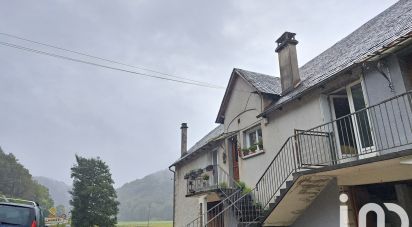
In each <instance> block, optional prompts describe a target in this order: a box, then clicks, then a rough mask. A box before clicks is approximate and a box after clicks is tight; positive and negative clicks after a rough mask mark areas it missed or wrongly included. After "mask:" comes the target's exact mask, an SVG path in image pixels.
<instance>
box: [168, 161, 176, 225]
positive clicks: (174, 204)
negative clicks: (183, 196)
mask: <svg viewBox="0 0 412 227" xmlns="http://www.w3.org/2000/svg"><path fill="white" fill-rule="evenodd" d="M171 168H172V166H169V171H170V172H172V173H173V227H175V208H176V193H175V192H176V172H175V171H174V170H172V169H171Z"/></svg>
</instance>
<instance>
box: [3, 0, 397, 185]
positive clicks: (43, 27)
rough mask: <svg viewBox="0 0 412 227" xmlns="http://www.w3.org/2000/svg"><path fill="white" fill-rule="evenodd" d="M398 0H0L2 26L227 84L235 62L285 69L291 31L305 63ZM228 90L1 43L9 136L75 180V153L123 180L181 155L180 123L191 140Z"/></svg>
mask: <svg viewBox="0 0 412 227" xmlns="http://www.w3.org/2000/svg"><path fill="white" fill-rule="evenodd" d="M395 2H396V1H395V0H379V1H376V0H345V1H342V0H318V1H307V0H300V1H298V0H276V1H269V0H262V1H252V0H250V1H246V0H231V1H222V0H218V1H210V0H208V1H195V0H186V1H170V0H164V1H160V0H122V1H102V0H87V1H84V0H76V1H74V0H47V1H46V0H36V1H29V0H27V1H22V0H2V1H0V32H2V33H9V34H14V35H18V36H22V37H26V38H29V39H32V40H36V41H41V42H45V43H49V44H52V45H57V46H61V47H65V48H69V49H72V50H77V51H81V52H86V53H89V54H93V55H97V56H99V57H104V58H110V59H114V60H117V61H121V62H124V63H127V64H132V65H142V66H145V67H149V68H152V69H155V70H158V71H162V72H166V73H171V74H176V75H179V76H184V77H187V78H191V79H194V80H201V81H205V82H210V83H213V84H217V85H221V86H226V84H227V81H228V79H229V76H230V73H231V71H232V69H233V68H234V67H237V68H243V69H247V70H251V71H256V72H261V73H266V74H270V75H274V76H278V71H279V70H278V65H277V56H276V53H275V51H274V48H275V40H276V38H278V37H279V36H280V35H281V34H282V33H283V32H284V31H286V30H288V31H291V32H295V33H297V36H296V38H297V40H298V41H299V42H300V43H299V44H298V59H299V64H300V65H303V64H304V63H306V62H307V61H309V60H310V59H311V58H313V57H315V56H316V55H318V54H320V53H321V52H322V51H324V50H325V49H327V48H328V47H330V46H331V45H333V44H334V43H336V42H337V41H339V40H340V39H342V38H343V37H345V36H346V35H348V34H349V33H350V32H352V31H353V30H355V29H356V28H357V27H359V26H360V25H362V24H363V23H365V22H366V21H368V20H369V19H371V18H372V17H374V16H375V15H377V14H378V13H380V12H381V11H383V10H384V9H386V8H387V7H389V6H390V5H392V4H393V3H395ZM0 41H2V42H9V43H15V44H19V45H24V46H27V47H32V48H36V49H41V50H46V51H53V52H54V53H59V54H65V55H69V56H72V57H76V58H80V56H75V55H73V54H68V53H64V52H59V51H55V50H52V49H50V48H45V47H42V46H37V45H34V44H31V43H27V42H23V41H19V40H16V39H12V38H9V37H6V36H3V35H0ZM82 59H86V58H84V57H82ZM87 60H90V59H87ZM94 61H95V60H94ZM95 62H97V61H95ZM101 63H104V62H101ZM104 64H107V63H104ZM124 68H125V67H124ZM223 93H224V90H222V89H210V88H202V87H196V86H192V85H185V84H179V83H174V82H169V81H163V80H157V79H150V78H144V77H139V76H136V75H132V74H127V73H122V72H117V71H112V70H108V69H102V68H97V67H94V66H89V65H84V64H80V63H74V62H69V61H65V60H61V59H55V58H51V57H48V56H42V55H36V54H33V53H28V52H23V51H21V50H17V49H12V48H10V47H4V46H1V45H0V146H1V147H2V148H3V150H4V151H5V152H7V153H9V152H11V153H13V154H15V155H16V156H17V157H18V159H19V160H20V162H21V163H22V164H23V165H24V166H26V167H27V168H28V169H29V170H30V171H31V173H32V174H33V175H36V176H46V177H50V178H54V179H58V180H62V181H64V182H66V183H71V179H70V167H71V166H72V165H73V163H74V161H75V159H74V155H75V154H79V155H82V156H86V157H96V156H100V157H101V158H102V159H103V160H104V161H106V162H107V163H108V165H109V166H110V168H111V171H112V174H113V178H114V180H115V182H116V186H121V185H122V184H124V183H126V182H129V181H132V180H134V179H137V178H141V177H143V176H145V175H147V174H149V173H152V172H154V171H157V170H160V169H165V168H167V167H168V166H169V165H170V164H171V163H172V162H173V161H174V160H176V159H177V158H178V157H179V153H180V150H179V149H180V139H179V138H180V137H179V136H180V129H179V127H180V123H181V122H187V123H188V125H189V132H188V134H189V135H188V136H189V138H188V140H189V145H193V144H194V143H195V142H196V141H197V140H199V139H200V138H201V137H202V136H203V135H204V134H206V133H207V132H208V131H210V130H211V129H212V128H214V127H215V124H214V120H215V118H216V114H217V111H218V108H219V105H220V102H221V99H222V96H223Z"/></svg>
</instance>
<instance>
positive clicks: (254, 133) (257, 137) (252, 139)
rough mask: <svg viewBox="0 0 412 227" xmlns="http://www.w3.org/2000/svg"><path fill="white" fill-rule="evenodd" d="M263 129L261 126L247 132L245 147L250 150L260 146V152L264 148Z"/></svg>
mask: <svg viewBox="0 0 412 227" xmlns="http://www.w3.org/2000/svg"><path fill="white" fill-rule="evenodd" d="M262 142H263V141H262V129H261V128H260V126H258V127H254V128H252V129H249V130H247V131H246V132H245V147H246V148H250V147H252V146H254V145H257V146H258V148H257V149H258V150H261V149H262V148H263V147H262Z"/></svg>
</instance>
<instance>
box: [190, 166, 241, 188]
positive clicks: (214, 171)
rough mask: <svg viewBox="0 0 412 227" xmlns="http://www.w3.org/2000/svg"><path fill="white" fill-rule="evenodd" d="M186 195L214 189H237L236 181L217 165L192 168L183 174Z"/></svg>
mask: <svg viewBox="0 0 412 227" xmlns="http://www.w3.org/2000/svg"><path fill="white" fill-rule="evenodd" d="M185 178H186V183H187V195H188V196H190V195H194V194H199V193H204V192H208V191H211V190H216V189H237V188H238V187H237V186H238V182H236V181H235V180H234V179H233V178H232V177H230V175H229V174H228V173H227V172H226V171H225V170H224V169H223V168H222V167H221V166H219V165H209V166H207V167H206V168H204V169H196V170H192V171H190V172H189V173H187V174H186V175H185Z"/></svg>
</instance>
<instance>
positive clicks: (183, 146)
mask: <svg viewBox="0 0 412 227" xmlns="http://www.w3.org/2000/svg"><path fill="white" fill-rule="evenodd" d="M187 128H188V127H187V123H182V126H181V127H180V129H181V130H182V140H181V143H180V144H181V148H180V153H181V157H183V156H185V155H186V154H187Z"/></svg>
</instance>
